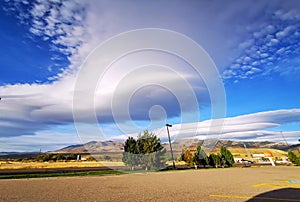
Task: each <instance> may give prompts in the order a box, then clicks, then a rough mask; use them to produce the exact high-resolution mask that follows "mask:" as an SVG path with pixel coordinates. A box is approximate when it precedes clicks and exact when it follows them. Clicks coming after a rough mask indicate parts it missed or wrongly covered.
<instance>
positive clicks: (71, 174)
mask: <svg viewBox="0 0 300 202" xmlns="http://www.w3.org/2000/svg"><path fill="white" fill-rule="evenodd" d="M121 174H125V173H124V172H121V171H117V170H107V171H89V172H66V173H28V174H9V175H0V179H22V178H43V177H75V176H103V175H121Z"/></svg>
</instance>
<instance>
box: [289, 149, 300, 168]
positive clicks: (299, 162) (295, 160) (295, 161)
mask: <svg viewBox="0 0 300 202" xmlns="http://www.w3.org/2000/svg"><path fill="white" fill-rule="evenodd" d="M288 158H289V160H290V161H291V162H292V163H293V164H295V165H297V166H299V165H300V157H298V156H297V155H296V154H295V153H294V152H292V151H289V152H288Z"/></svg>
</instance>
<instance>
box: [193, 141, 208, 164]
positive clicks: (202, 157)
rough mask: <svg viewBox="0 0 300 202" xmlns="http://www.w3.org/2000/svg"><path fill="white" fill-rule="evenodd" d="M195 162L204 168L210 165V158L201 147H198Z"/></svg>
mask: <svg viewBox="0 0 300 202" xmlns="http://www.w3.org/2000/svg"><path fill="white" fill-rule="evenodd" d="M194 162H195V163H196V164H197V165H203V166H204V168H205V166H206V165H208V157H207V155H206V153H205V151H204V150H202V149H201V146H200V145H198V146H197V151H196V153H195V155H194Z"/></svg>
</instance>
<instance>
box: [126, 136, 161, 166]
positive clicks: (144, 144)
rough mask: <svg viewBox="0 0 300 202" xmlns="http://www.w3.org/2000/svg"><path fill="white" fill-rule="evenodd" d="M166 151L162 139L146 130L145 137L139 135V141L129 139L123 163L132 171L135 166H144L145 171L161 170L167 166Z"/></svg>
mask: <svg viewBox="0 0 300 202" xmlns="http://www.w3.org/2000/svg"><path fill="white" fill-rule="evenodd" d="M165 153H166V150H165V149H164V147H163V146H162V144H161V141H160V139H159V138H158V137H157V136H156V135H154V134H153V133H150V132H149V131H148V130H145V131H144V133H143V135H141V134H139V135H138V138H137V140H135V139H134V138H133V137H128V139H127V140H126V142H125V145H124V153H123V159H122V160H123V162H124V163H125V164H126V165H129V166H130V167H131V169H134V166H137V165H138V166H142V167H143V168H145V170H148V169H150V168H154V169H160V168H162V166H164V165H165V162H164V159H163V156H164V155H165Z"/></svg>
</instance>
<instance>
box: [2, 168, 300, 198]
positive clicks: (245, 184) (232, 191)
mask: <svg viewBox="0 0 300 202" xmlns="http://www.w3.org/2000/svg"><path fill="white" fill-rule="evenodd" d="M299 173H300V168H299V167H261V168H230V169H198V170H185V171H168V172H156V173H142V174H141V173H140V174H127V175H118V176H102V177H65V178H39V179H18V180H0V187H1V189H0V201H9V202H11V201H300V175H299Z"/></svg>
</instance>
